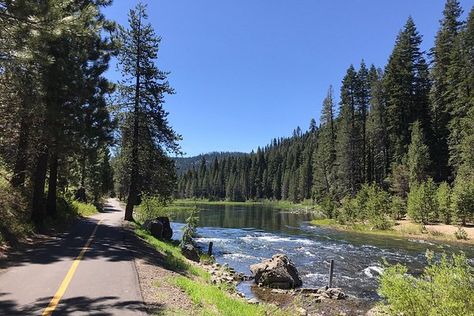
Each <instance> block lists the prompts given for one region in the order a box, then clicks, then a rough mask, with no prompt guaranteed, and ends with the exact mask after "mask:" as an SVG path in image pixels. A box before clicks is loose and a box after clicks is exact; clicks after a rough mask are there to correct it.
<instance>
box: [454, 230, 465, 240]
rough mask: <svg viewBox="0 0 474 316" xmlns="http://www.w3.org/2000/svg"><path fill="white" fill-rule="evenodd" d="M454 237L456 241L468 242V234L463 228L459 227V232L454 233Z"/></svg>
mask: <svg viewBox="0 0 474 316" xmlns="http://www.w3.org/2000/svg"><path fill="white" fill-rule="evenodd" d="M454 237H456V239H462V240H467V237H468V236H467V232H466V231H465V230H464V228H462V227H458V230H456V231H455V232H454Z"/></svg>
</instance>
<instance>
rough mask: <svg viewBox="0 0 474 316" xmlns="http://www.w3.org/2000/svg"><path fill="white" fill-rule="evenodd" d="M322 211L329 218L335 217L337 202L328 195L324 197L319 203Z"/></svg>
mask: <svg viewBox="0 0 474 316" xmlns="http://www.w3.org/2000/svg"><path fill="white" fill-rule="evenodd" d="M319 206H320V207H321V211H322V212H323V213H324V215H325V216H326V217H327V218H335V217H336V216H335V215H336V214H335V210H336V203H335V202H334V201H333V200H332V199H331V198H330V197H328V196H326V197H324V198H323V199H322V200H321V202H320V203H319Z"/></svg>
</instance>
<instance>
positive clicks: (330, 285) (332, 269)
mask: <svg viewBox="0 0 474 316" xmlns="http://www.w3.org/2000/svg"><path fill="white" fill-rule="evenodd" d="M333 273H334V260H333V259H331V265H330V266H329V284H328V288H332V275H333Z"/></svg>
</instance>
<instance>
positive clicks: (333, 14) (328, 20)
mask: <svg viewBox="0 0 474 316" xmlns="http://www.w3.org/2000/svg"><path fill="white" fill-rule="evenodd" d="M137 2H138V1H135V0H132V1H124V0H115V1H114V4H113V5H112V6H111V7H109V8H107V9H106V10H105V14H106V15H107V17H108V18H111V19H114V20H116V21H118V22H119V23H121V24H126V21H127V20H126V19H127V13H128V10H129V9H130V8H132V7H133V6H134V5H135V4H136V3H137ZM143 2H144V3H147V4H148V14H149V21H150V22H151V23H152V24H153V26H154V28H155V30H156V32H157V33H158V34H159V35H161V36H162V45H161V49H160V54H159V59H158V61H157V64H158V66H159V67H160V68H161V69H162V70H167V71H170V72H171V74H170V76H169V81H170V83H171V85H172V86H173V88H175V90H176V94H175V95H171V96H168V97H167V98H166V105H165V107H166V109H167V110H168V111H169V112H170V115H169V120H170V123H171V125H172V126H173V127H174V128H175V129H176V131H177V132H178V133H180V134H181V135H182V136H183V141H182V142H181V145H182V149H183V151H184V152H185V153H186V154H187V156H193V155H197V154H199V153H206V152H210V151H243V152H250V151H251V150H253V149H256V148H257V147H258V146H264V145H266V144H267V143H269V142H270V140H271V139H273V138H275V137H280V136H289V135H291V133H292V131H293V129H294V128H296V127H297V126H301V128H303V129H307V127H308V125H309V121H310V119H311V118H312V117H314V118H316V120H317V121H319V115H320V112H321V104H322V100H323V99H324V97H325V94H326V92H327V89H328V86H329V85H331V84H332V85H333V86H334V89H335V92H336V94H337V95H338V90H339V88H340V82H341V80H342V77H343V75H344V73H345V71H346V69H347V67H348V66H349V65H350V64H355V65H358V64H359V63H360V61H361V60H362V59H364V60H365V62H366V63H367V64H371V63H373V64H375V65H376V66H378V67H384V65H385V63H386V61H387V59H388V56H389V54H390V52H391V50H392V48H393V45H394V42H395V37H396V35H397V33H398V32H399V30H400V29H401V28H402V27H403V25H404V24H405V22H406V20H407V18H408V16H409V15H411V16H412V17H413V18H414V20H415V23H416V25H417V27H418V31H419V32H420V33H421V34H422V35H423V39H424V42H423V47H422V48H423V49H424V50H428V49H429V48H430V47H431V46H432V45H433V40H434V36H435V34H436V31H437V29H438V27H439V23H438V21H439V20H440V19H441V17H442V10H443V7H444V0H416V1H415V0H396V1H380V0H326V1H316V0H293V1H290V0H286V1H284V0H258V1H257V0H239V1H230V0H228V1H225V0H199V1H196V0H167V1H165V0H149V1H143ZM461 4H462V6H463V8H464V10H465V13H464V16H466V14H467V12H468V11H469V10H470V9H471V8H472V7H473V5H474V0H462V1H461ZM109 76H110V77H111V78H112V79H117V78H118V75H117V74H116V73H114V71H113V70H111V71H110V72H109Z"/></svg>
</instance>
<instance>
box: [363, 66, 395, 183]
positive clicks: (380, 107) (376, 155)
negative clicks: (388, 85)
mask: <svg viewBox="0 0 474 316" xmlns="http://www.w3.org/2000/svg"><path fill="white" fill-rule="evenodd" d="M370 73H371V78H372V79H371V82H372V83H371V99H370V111H369V116H368V122H367V138H368V148H369V149H368V153H367V155H368V170H369V171H368V179H367V180H368V181H369V182H371V181H375V183H377V184H379V185H381V184H382V183H383V181H384V180H385V178H386V177H387V174H388V170H389V165H390V163H389V159H388V135H387V118H386V108H385V96H384V91H383V85H382V80H381V78H382V71H381V70H376V69H375V67H374V66H372V67H371V70H370Z"/></svg>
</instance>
